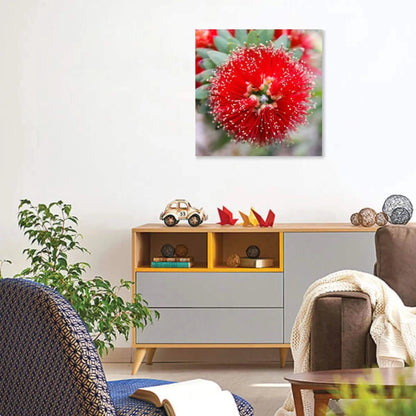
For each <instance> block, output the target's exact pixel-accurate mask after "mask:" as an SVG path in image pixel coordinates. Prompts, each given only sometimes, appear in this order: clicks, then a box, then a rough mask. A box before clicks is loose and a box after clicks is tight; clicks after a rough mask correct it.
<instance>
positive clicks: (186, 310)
mask: <svg viewBox="0 0 416 416" xmlns="http://www.w3.org/2000/svg"><path fill="white" fill-rule="evenodd" d="M375 230H376V227H371V228H364V227H354V226H352V225H350V224H307V223H305V224H275V225H274V226H273V227H267V228H260V227H243V226H239V225H237V226H219V225H216V224H202V225H200V226H199V227H195V228H193V227H190V226H188V225H177V226H175V227H166V226H165V225H163V224H147V225H143V226H140V227H136V228H133V230H132V233H133V234H132V238H133V240H132V250H133V256H132V272H133V281H134V285H133V295H134V294H135V293H141V294H142V295H143V297H144V299H146V300H147V301H148V302H149V307H150V308H151V309H156V310H158V311H159V312H160V319H159V320H158V321H156V322H155V323H154V324H152V325H149V326H147V327H146V328H145V329H144V331H141V330H139V329H136V328H133V348H135V349H136V355H135V360H134V365H133V374H135V373H136V372H137V370H138V368H139V367H140V364H141V362H142V361H143V359H144V357H145V355H146V352H147V363H148V364H150V363H151V362H152V359H153V355H154V353H155V350H156V349H157V348H276V349H279V351H280V365H281V366H282V367H283V366H284V365H285V361H286V357H287V353H288V351H289V348H290V344H289V343H290V333H291V330H292V325H293V322H294V319H295V317H296V314H297V312H298V310H299V307H300V305H301V302H302V298H303V294H304V293H305V291H306V289H307V288H308V287H309V285H310V284H311V283H312V282H314V281H315V280H317V279H319V278H321V277H323V276H325V275H327V274H329V273H331V272H334V271H338V270H342V269H354V270H361V271H365V272H372V270H373V265H374V262H375V249H374V232H375ZM167 243H169V244H172V245H173V246H176V245H178V244H184V245H186V246H187V248H188V256H192V257H193V258H194V265H193V267H191V268H186V269H183V268H180V269H178V268H152V267H151V261H152V259H153V258H154V257H160V256H161V252H160V250H161V247H162V246H163V245H164V244H167ZM250 245H256V246H258V247H259V248H260V252H261V255H260V256H261V257H267V258H272V259H273V265H272V266H271V267H267V268H260V269H258V268H242V267H236V268H232V267H227V266H226V260H227V258H228V256H230V255H231V254H234V253H236V254H238V255H240V256H242V257H243V256H245V255H246V254H245V253H246V249H247V247H248V246H250Z"/></svg>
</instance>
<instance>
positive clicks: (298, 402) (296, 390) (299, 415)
mask: <svg viewBox="0 0 416 416" xmlns="http://www.w3.org/2000/svg"><path fill="white" fill-rule="evenodd" d="M292 394H293V401H294V402H295V410H296V416H305V412H304V410H303V401H302V393H301V389H300V387H299V386H297V385H296V384H292Z"/></svg>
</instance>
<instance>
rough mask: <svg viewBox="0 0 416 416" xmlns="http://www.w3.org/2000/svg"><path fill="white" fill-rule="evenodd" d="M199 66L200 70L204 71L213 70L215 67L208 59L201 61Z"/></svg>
mask: <svg viewBox="0 0 416 416" xmlns="http://www.w3.org/2000/svg"><path fill="white" fill-rule="evenodd" d="M200 66H201V68H204V69H215V67H216V65H215V63H214V62H213V61H212V60H211V59H209V58H205V59H203V60H202V61H201V64H200Z"/></svg>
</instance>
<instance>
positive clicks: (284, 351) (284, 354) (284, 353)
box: [279, 348, 289, 368]
mask: <svg viewBox="0 0 416 416" xmlns="http://www.w3.org/2000/svg"><path fill="white" fill-rule="evenodd" d="M288 352H289V348H279V353H280V368H283V367H284V366H285V365H286V358H287V354H288Z"/></svg>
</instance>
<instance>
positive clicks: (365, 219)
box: [358, 208, 377, 227]
mask: <svg viewBox="0 0 416 416" xmlns="http://www.w3.org/2000/svg"><path fill="white" fill-rule="evenodd" d="M376 215H377V214H376V212H375V211H374V210H373V209H372V208H363V209H362V210H360V212H359V213H358V218H359V221H360V224H361V225H362V226H363V227H371V226H372V225H374V224H375V223H376Z"/></svg>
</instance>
